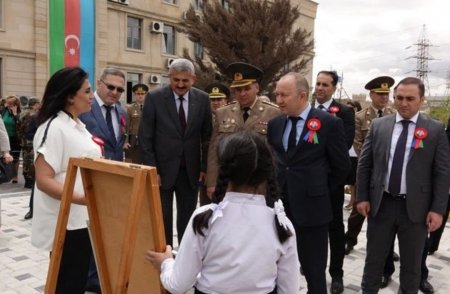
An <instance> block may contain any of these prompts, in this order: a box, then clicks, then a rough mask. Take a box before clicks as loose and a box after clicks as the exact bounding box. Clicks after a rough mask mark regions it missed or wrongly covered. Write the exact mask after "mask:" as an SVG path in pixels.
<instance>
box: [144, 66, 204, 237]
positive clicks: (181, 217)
mask: <svg viewBox="0 0 450 294" xmlns="http://www.w3.org/2000/svg"><path fill="white" fill-rule="evenodd" d="M169 79H170V84H169V85H167V86H165V87H162V88H157V89H155V90H152V91H150V92H149V93H147V96H146V97H145V102H144V109H143V112H142V116H141V122H140V124H139V133H138V140H139V145H140V146H141V149H142V160H143V162H144V164H145V165H151V166H155V167H156V168H157V171H158V178H159V183H160V194H161V205H162V211H163V218H164V229H165V235H166V242H167V244H169V245H172V244H173V242H172V236H173V233H172V218H173V216H172V211H173V208H172V205H173V196H174V194H175V196H176V204H177V232H178V243H180V242H181V238H182V237H183V233H184V230H185V229H186V226H187V224H188V222H189V219H190V217H191V214H192V213H193V212H194V210H195V208H196V206H197V195H198V184H199V183H200V182H203V181H204V178H205V172H206V158H207V152H208V144H209V139H210V137H211V129H212V120H211V106H210V102H209V97H208V94H206V93H205V92H203V91H201V90H199V89H196V88H194V87H192V85H193V84H194V83H195V81H196V76H195V69H194V65H193V64H192V62H191V61H189V60H187V59H183V58H180V59H176V60H175V61H173V62H172V63H171V65H170V67H169Z"/></svg>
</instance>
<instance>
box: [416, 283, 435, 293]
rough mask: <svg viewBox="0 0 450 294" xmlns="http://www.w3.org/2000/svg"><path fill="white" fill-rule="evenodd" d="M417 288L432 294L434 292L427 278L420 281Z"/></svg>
mask: <svg viewBox="0 0 450 294" xmlns="http://www.w3.org/2000/svg"><path fill="white" fill-rule="evenodd" d="M419 289H420V291H422V292H423V293H425V294H433V293H434V288H433V286H432V285H431V284H430V282H428V280H422V281H420V286H419Z"/></svg>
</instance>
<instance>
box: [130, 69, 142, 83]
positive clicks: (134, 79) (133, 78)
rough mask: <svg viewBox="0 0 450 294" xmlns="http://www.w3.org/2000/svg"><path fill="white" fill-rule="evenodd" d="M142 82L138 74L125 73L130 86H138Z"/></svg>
mask: <svg viewBox="0 0 450 294" xmlns="http://www.w3.org/2000/svg"><path fill="white" fill-rule="evenodd" d="M141 80H142V75H141V74H139V73H134V72H129V73H127V82H131V84H132V85H133V86H134V85H136V84H139V83H140V82H141Z"/></svg>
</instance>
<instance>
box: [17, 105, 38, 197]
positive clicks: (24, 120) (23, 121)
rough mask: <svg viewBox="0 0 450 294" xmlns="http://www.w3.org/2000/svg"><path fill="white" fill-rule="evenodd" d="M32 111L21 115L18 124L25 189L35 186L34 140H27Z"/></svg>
mask: <svg viewBox="0 0 450 294" xmlns="http://www.w3.org/2000/svg"><path fill="white" fill-rule="evenodd" d="M32 115H33V113H32V111H31V109H25V111H22V112H21V113H20V117H19V121H18V124H17V137H18V139H19V142H20V146H21V147H22V159H23V164H22V166H23V172H22V174H23V177H24V178H25V188H31V187H32V186H33V184H34V179H35V175H34V152H33V140H32V139H31V140H29V139H27V136H26V134H27V127H28V125H29V124H30V121H31V119H32Z"/></svg>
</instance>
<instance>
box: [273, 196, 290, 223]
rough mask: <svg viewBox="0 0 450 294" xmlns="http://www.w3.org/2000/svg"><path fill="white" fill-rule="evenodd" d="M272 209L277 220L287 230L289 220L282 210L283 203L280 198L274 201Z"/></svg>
mask: <svg viewBox="0 0 450 294" xmlns="http://www.w3.org/2000/svg"><path fill="white" fill-rule="evenodd" d="M273 210H274V212H275V214H276V215H277V218H278V222H279V223H280V225H281V226H283V228H284V229H285V230H288V223H289V220H288V218H287V216H286V212H284V205H283V202H282V201H281V199H278V201H276V202H275V204H274V206H273Z"/></svg>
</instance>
